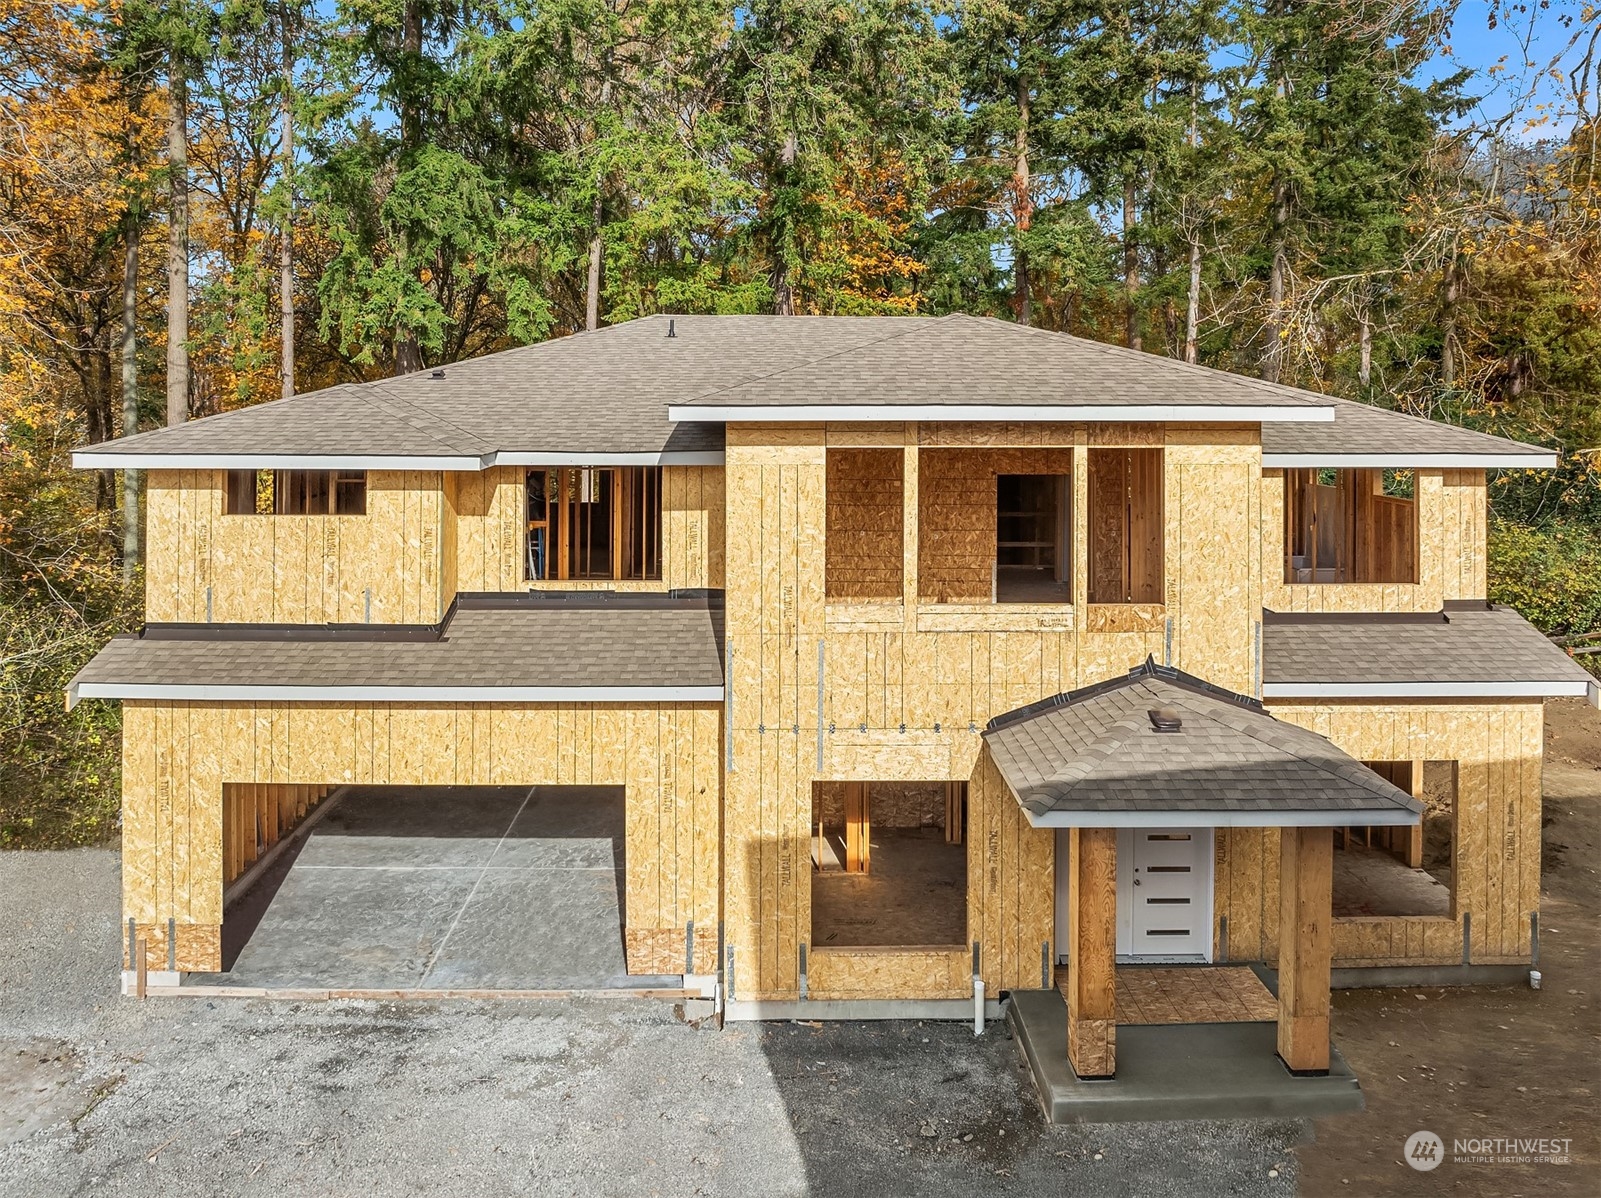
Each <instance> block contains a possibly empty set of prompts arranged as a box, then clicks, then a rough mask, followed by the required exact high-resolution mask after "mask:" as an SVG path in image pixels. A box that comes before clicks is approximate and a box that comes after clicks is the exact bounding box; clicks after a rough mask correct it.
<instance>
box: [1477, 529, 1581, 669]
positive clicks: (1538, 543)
mask: <svg viewBox="0 0 1601 1198" xmlns="http://www.w3.org/2000/svg"><path fill="white" fill-rule="evenodd" d="M1489 574H1490V579H1489V582H1490V598H1491V600H1493V601H1494V602H1496V603H1504V604H1506V605H1507V606H1508V607H1513V608H1516V609H1517V610H1518V611H1520V612H1522V613H1523V616H1524V618H1525V619H1527V620H1528V621H1529V622H1530V623H1531V624H1533V625H1534V626H1535V627H1536V628H1538V629H1539V630H1540V631H1541V632H1543V633H1545V634H1546V635H1547V636H1576V635H1580V634H1582V633H1587V632H1598V631H1601V531H1598V530H1597V529H1595V528H1593V527H1589V526H1575V525H1550V526H1545V527H1530V526H1528V525H1523V524H1513V523H1511V522H1508V521H1503V520H1496V521H1492V522H1491V525H1490V541H1489ZM1577 660H1578V661H1579V662H1580V663H1581V664H1583V665H1585V666H1586V667H1587V668H1588V669H1589V670H1590V671H1591V672H1592V673H1601V653H1592V654H1588V655H1586V656H1584V657H1580V658H1578V659H1577Z"/></svg>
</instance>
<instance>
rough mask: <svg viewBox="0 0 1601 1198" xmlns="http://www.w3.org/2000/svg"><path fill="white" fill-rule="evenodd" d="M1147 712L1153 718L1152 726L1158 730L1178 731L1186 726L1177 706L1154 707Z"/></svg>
mask: <svg viewBox="0 0 1601 1198" xmlns="http://www.w3.org/2000/svg"><path fill="white" fill-rule="evenodd" d="M1145 714H1146V715H1148V716H1149V717H1150V718H1151V727H1152V728H1155V729H1156V730H1157V731H1158V732H1177V731H1179V730H1180V729H1181V728H1183V727H1184V721H1183V719H1181V718H1180V716H1179V710H1178V708H1176V707H1153V708H1151V710H1149V711H1147V712H1146V713H1145Z"/></svg>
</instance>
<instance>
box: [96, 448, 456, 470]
mask: <svg viewBox="0 0 1601 1198" xmlns="http://www.w3.org/2000/svg"><path fill="white" fill-rule="evenodd" d="M486 460H487V459H485V458H483V457H476V456H471V455H466V454H460V455H458V454H418V455H415V456H401V455H398V454H387V455H386V454H359V453H302V454H296V453H115V452H109V451H108V452H105V453H98V452H88V451H85V450H79V451H78V452H77V453H74V454H73V455H72V465H73V468H74V469H77V470H447V471H478V470H482V469H484V465H485V462H486Z"/></svg>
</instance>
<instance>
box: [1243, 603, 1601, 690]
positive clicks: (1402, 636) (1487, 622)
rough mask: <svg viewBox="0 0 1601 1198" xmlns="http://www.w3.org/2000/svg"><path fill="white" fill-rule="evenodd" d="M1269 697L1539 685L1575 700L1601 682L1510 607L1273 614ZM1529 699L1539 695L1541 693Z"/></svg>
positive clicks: (1265, 674)
mask: <svg viewBox="0 0 1601 1198" xmlns="http://www.w3.org/2000/svg"><path fill="white" fill-rule="evenodd" d="M1262 682H1263V685H1264V687H1265V688H1266V693H1268V694H1269V695H1273V694H1274V693H1275V692H1278V693H1280V694H1284V693H1287V691H1288V688H1291V687H1293V686H1295V685H1298V684H1307V685H1320V684H1340V683H1346V684H1354V685H1361V686H1387V687H1395V686H1407V685H1417V684H1424V685H1428V686H1449V685H1456V686H1460V687H1462V688H1464V690H1469V689H1470V688H1473V687H1478V686H1483V685H1485V684H1496V683H1504V684H1535V685H1538V686H1551V687H1555V688H1557V689H1553V690H1550V691H1548V692H1545V693H1571V692H1572V691H1573V690H1574V688H1575V687H1578V688H1581V689H1580V691H1579V693H1583V691H1582V688H1583V687H1584V686H1585V685H1586V684H1593V683H1595V682H1596V679H1595V678H1594V677H1593V676H1592V675H1590V674H1587V673H1586V672H1585V671H1584V669H1583V668H1581V667H1580V666H1579V664H1578V663H1577V662H1576V661H1574V660H1573V659H1572V658H1571V657H1569V656H1568V655H1567V654H1566V653H1564V652H1563V651H1562V650H1561V649H1560V648H1558V647H1557V646H1556V645H1553V644H1552V643H1551V642H1550V641H1549V640H1547V639H1546V638H1545V637H1544V636H1543V635H1541V633H1540V631H1539V630H1538V629H1537V628H1535V627H1534V626H1533V625H1532V624H1530V623H1529V622H1528V621H1527V620H1525V619H1524V618H1523V617H1522V616H1520V615H1519V614H1518V613H1517V612H1515V611H1513V610H1512V609H1511V608H1509V607H1468V606H1466V605H1462V606H1458V605H1455V604H1453V605H1452V606H1451V607H1450V609H1449V610H1447V611H1445V612H1443V613H1440V614H1438V615H1432V616H1431V615H1420V616H1415V617H1410V618H1407V617H1389V618H1384V617H1377V618H1370V619H1367V620H1362V619H1359V618H1352V617H1349V616H1345V617H1342V616H1324V617H1317V616H1310V615H1306V616H1302V615H1296V616H1288V615H1275V614H1273V613H1269V614H1267V615H1266V616H1265V617H1264V619H1263V625H1262ZM1530 693H1541V692H1539V691H1538V690H1536V691H1534V692H1530Z"/></svg>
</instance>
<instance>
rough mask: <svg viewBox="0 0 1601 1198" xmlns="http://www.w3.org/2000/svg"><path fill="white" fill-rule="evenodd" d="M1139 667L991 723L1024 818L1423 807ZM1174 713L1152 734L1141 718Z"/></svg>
mask: <svg viewBox="0 0 1601 1198" xmlns="http://www.w3.org/2000/svg"><path fill="white" fill-rule="evenodd" d="M1193 683H1198V680H1188V679H1187V676H1186V675H1182V674H1180V673H1179V672H1178V671H1176V670H1168V669H1165V668H1163V667H1159V666H1153V665H1150V664H1147V665H1146V666H1144V667H1141V668H1140V669H1137V670H1134V671H1132V672H1131V673H1130V674H1129V676H1128V677H1127V678H1124V679H1119V680H1117V681H1115V682H1113V683H1103V684H1102V685H1100V686H1097V687H1091V688H1088V689H1087V690H1085V691H1079V692H1074V693H1073V694H1070V695H1064V696H1060V697H1059V699H1058V700H1055V701H1052V702H1049V703H1046V704H1036V705H1034V706H1033V707H1031V708H1025V709H1023V711H1022V712H1020V713H1017V714H1015V715H1012V716H1002V717H999V718H997V719H996V720H994V721H992V722H991V724H990V727H989V728H988V729H986V731H985V733H984V740H985V743H986V744H987V745H988V748H989V752H990V755H991V757H992V758H993V759H994V761H995V764H996V766H997V768H999V770H1000V772H1001V776H1002V777H1004V778H1005V779H1006V784H1007V785H1008V786H1009V787H1011V789H1012V792H1013V794H1015V795H1016V796H1017V801H1018V802H1019V803H1020V804H1021V805H1022V807H1023V809H1024V810H1025V811H1026V812H1028V813H1029V815H1030V816H1031V817H1033V818H1036V819H1037V818H1039V817H1043V816H1047V815H1050V814H1051V813H1053V812H1056V813H1065V812H1074V813H1094V814H1100V815H1112V814H1123V813H1133V812H1148V813H1152V814H1161V813H1224V812H1228V813H1236V812H1249V813H1260V814H1261V817H1262V819H1263V822H1264V824H1268V825H1270V824H1272V822H1273V816H1274V814H1275V813H1288V812H1299V813H1304V812H1321V813H1328V814H1329V815H1330V816H1331V821H1330V822H1354V823H1361V822H1362V818H1361V816H1362V813H1364V812H1384V813H1386V814H1389V815H1391V816H1392V817H1393V815H1394V813H1396V812H1398V811H1402V812H1412V813H1417V812H1421V811H1422V809H1423V808H1422V804H1421V803H1419V802H1418V801H1417V800H1416V799H1414V798H1412V797H1411V796H1409V795H1407V794H1406V793H1405V792H1403V791H1401V790H1399V789H1397V788H1396V787H1395V786H1392V785H1391V784H1390V783H1388V782H1386V781H1385V780H1384V779H1382V778H1380V777H1379V776H1378V775H1377V774H1375V773H1374V772H1373V771H1372V770H1370V769H1368V768H1367V767H1366V766H1364V765H1362V763H1361V762H1359V761H1357V760H1355V759H1354V758H1352V757H1350V756H1348V755H1347V754H1345V753H1343V752H1341V751H1340V750H1339V749H1337V748H1335V747H1334V745H1332V744H1330V743H1329V741H1328V740H1326V739H1325V738H1323V737H1321V736H1319V735H1318V734H1317V733H1315V732H1311V731H1309V730H1307V729H1305V728H1300V727H1297V726H1296V725H1294V724H1288V723H1284V722H1282V721H1280V720H1277V719H1275V718H1274V717H1273V716H1272V715H1270V714H1269V713H1268V712H1267V711H1266V710H1264V709H1263V708H1262V707H1261V705H1259V704H1257V703H1255V702H1253V701H1251V700H1240V699H1239V697H1238V696H1233V697H1229V698H1223V697H1218V696H1219V695H1226V694H1227V692H1213V693H1207V690H1208V688H1206V687H1205V686H1204V684H1199V685H1195V684H1193ZM1153 708H1172V709H1173V710H1175V711H1177V712H1178V714H1179V716H1180V718H1181V723H1182V727H1181V729H1180V730H1179V731H1177V732H1159V731H1157V730H1156V728H1155V727H1154V726H1153V724H1152V721H1151V719H1150V716H1149V715H1148V713H1149V712H1150V711H1151V710H1152V709H1153Z"/></svg>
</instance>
